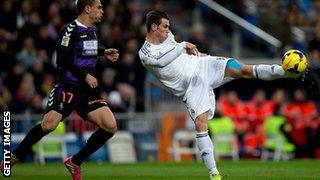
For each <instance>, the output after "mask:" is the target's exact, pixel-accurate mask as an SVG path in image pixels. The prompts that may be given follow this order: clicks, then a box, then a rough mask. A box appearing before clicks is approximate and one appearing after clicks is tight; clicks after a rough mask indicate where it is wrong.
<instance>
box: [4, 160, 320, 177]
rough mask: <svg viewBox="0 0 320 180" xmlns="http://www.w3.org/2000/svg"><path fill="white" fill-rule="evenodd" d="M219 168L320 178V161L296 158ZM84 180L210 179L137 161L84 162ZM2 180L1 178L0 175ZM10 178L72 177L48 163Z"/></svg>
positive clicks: (200, 171)
mask: <svg viewBox="0 0 320 180" xmlns="http://www.w3.org/2000/svg"><path fill="white" fill-rule="evenodd" d="M218 167H219V170H220V173H221V174H222V177H223V179H227V180H232V179H237V180H239V179H245V180H248V179H258V180H261V179H271V180H273V179H279V180H280V179H281V180H283V179H285V180H289V179H299V180H300V179H320V161H315V160H299V161H298V160H294V161H287V162H261V161H239V162H231V161H220V162H218ZM82 175H83V180H96V179H97V180H100V179H101V180H102V179H104V180H105V179H107V180H109V179H110V180H111V179H116V180H118V179H119V180H129V179H142V180H149V179H151V180H152V179H163V180H170V179H172V180H173V179H174V180H176V179H181V180H182V179H183V180H188V179H190V180H191V179H194V180H202V179H208V174H207V171H206V168H205V167H204V165H203V164H202V163H180V164H177V163H137V164H110V163H103V164H97V163H89V162H87V163H85V164H84V165H83V168H82ZM0 179H2V177H0ZM3 179H7V180H11V179H12V180H51V179H52V180H65V179H66V180H67V179H68V180H69V179H71V178H70V176H69V173H68V172H67V170H66V169H65V168H64V165H63V164H62V163H50V164H46V165H36V164H21V163H20V164H17V165H16V166H15V167H14V168H13V171H12V176H11V177H9V178H3Z"/></svg>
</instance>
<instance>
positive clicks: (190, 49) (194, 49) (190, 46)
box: [186, 42, 200, 56]
mask: <svg viewBox="0 0 320 180" xmlns="http://www.w3.org/2000/svg"><path fill="white" fill-rule="evenodd" d="M186 51H187V53H188V54H190V55H195V56H200V53H199V51H198V49H197V46H196V45H194V44H192V43H189V42H186Z"/></svg>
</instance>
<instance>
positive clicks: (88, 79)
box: [86, 73, 98, 89]
mask: <svg viewBox="0 0 320 180" xmlns="http://www.w3.org/2000/svg"><path fill="white" fill-rule="evenodd" d="M86 83H87V84H88V85H89V86H90V87H91V88H92V89H93V88H96V87H97V86H98V81H97V79H96V78H95V77H93V76H92V75H91V74H89V73H88V74H87V76H86Z"/></svg>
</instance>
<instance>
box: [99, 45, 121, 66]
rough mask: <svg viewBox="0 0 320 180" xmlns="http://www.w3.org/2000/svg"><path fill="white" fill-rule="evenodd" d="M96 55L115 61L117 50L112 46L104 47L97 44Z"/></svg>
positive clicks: (117, 57) (117, 56) (117, 54)
mask: <svg viewBox="0 0 320 180" xmlns="http://www.w3.org/2000/svg"><path fill="white" fill-rule="evenodd" d="M98 55H99V56H104V57H105V58H106V59H108V60H110V61H112V62H115V61H117V60H118V59H119V51H118V50H117V49H114V48H108V49H106V48H105V47H104V46H102V45H99V47H98Z"/></svg>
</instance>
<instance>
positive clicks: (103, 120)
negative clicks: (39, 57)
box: [0, 0, 119, 180]
mask: <svg viewBox="0 0 320 180" xmlns="http://www.w3.org/2000/svg"><path fill="white" fill-rule="evenodd" d="M76 8H77V13H78V17H77V19H76V20H74V21H73V22H71V23H70V24H68V25H67V26H66V27H64V28H63V29H62V31H61V32H60V35H59V37H58V40H57V45H56V51H57V76H58V78H57V81H56V84H55V86H54V88H53V89H52V91H51V93H50V95H49V98H48V99H49V100H48V104H47V109H46V113H45V114H44V116H43V119H42V123H41V124H39V125H36V126H35V127H33V128H32V129H31V130H30V131H29V132H28V134H27V135H26V137H25V138H24V139H23V140H22V142H21V143H20V144H19V146H18V147H17V148H16V149H15V150H14V151H13V152H12V156H11V166H12V165H14V164H15V163H16V162H18V161H19V160H21V159H22V158H23V157H24V152H26V151H27V150H28V149H30V147H31V146H32V145H34V144H35V143H37V142H38V141H40V139H41V138H42V137H44V136H45V135H47V134H48V133H50V132H51V131H53V130H54V129H55V128H56V127H57V126H58V124H59V122H60V121H62V120H64V119H65V118H66V117H67V116H68V115H69V114H70V113H71V111H72V110H77V112H78V114H79V115H80V116H81V117H83V118H84V119H86V120H88V121H90V122H92V123H93V124H95V125H97V126H98V127H99V129H98V130H96V131H95V132H94V133H93V134H92V135H91V137H90V138H89V139H88V141H87V143H86V144H85V146H84V147H82V149H80V151H79V152H78V153H76V154H74V155H73V156H71V157H69V158H67V159H66V160H65V162H64V164H65V166H66V168H67V169H68V170H69V171H70V173H71V175H72V178H73V180H80V179H81V172H80V166H81V164H82V163H83V161H84V160H85V159H86V158H88V157H89V156H90V155H91V154H93V153H94V152H95V151H96V150H98V149H99V148H100V147H101V146H103V145H104V144H105V142H106V141H107V140H108V139H110V138H111V137H112V136H113V135H114V133H115V132H116V130H117V124H116V120H115V118H114V115H113V113H112V112H111V110H110V109H109V108H108V106H107V104H106V102H105V101H104V100H103V99H102V98H101V97H100V96H99V94H98V91H97V87H98V81H97V79H96V77H95V66H96V61H97V58H98V56H105V58H106V59H108V60H110V61H112V62H114V61H117V60H118V58H119V53H118V50H116V49H112V48H110V49H104V48H102V47H100V46H99V44H98V39H97V35H96V31H97V29H96V27H95V25H94V24H95V23H97V22H100V21H101V19H102V16H103V10H102V5H101V2H100V0H77V1H76ZM0 170H1V171H3V162H1V163H0Z"/></svg>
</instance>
